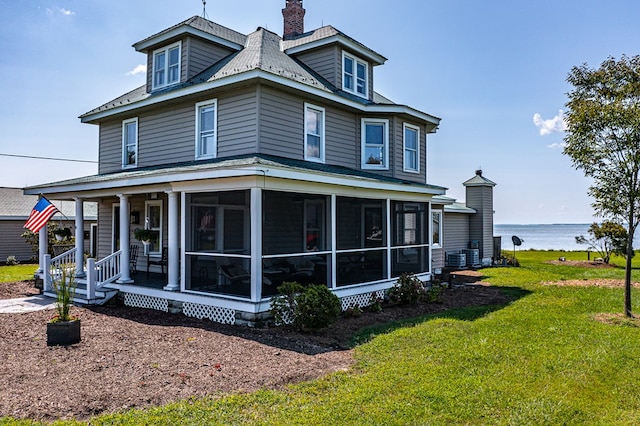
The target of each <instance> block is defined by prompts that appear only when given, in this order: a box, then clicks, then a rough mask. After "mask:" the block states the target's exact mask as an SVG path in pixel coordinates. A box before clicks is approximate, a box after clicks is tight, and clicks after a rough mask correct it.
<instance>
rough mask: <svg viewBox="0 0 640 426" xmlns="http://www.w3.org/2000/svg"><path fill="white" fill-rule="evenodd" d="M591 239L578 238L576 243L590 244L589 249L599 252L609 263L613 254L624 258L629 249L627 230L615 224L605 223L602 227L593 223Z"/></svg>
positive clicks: (590, 233) (590, 231) (590, 232)
mask: <svg viewBox="0 0 640 426" xmlns="http://www.w3.org/2000/svg"><path fill="white" fill-rule="evenodd" d="M589 235H590V237H589V238H588V239H587V238H585V237H584V235H580V236H578V237H576V243H578V244H588V245H589V249H590V250H593V251H595V252H597V253H598V254H599V255H600V257H601V258H602V259H603V260H604V263H609V259H611V255H612V254H617V255H621V256H624V255H625V254H626V247H627V230H626V229H624V226H622V225H620V224H619V223H615V222H610V221H607V222H603V223H602V225H599V224H597V223H592V224H591V226H590V227H589Z"/></svg>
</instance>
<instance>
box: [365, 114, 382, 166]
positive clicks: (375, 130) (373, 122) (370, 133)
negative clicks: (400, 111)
mask: <svg viewBox="0 0 640 426" xmlns="http://www.w3.org/2000/svg"><path fill="white" fill-rule="evenodd" d="M388 158H389V120H380V119H372V118H370V119H363V120H362V168H363V169H380V170H387V169H388V168H389V162H388Z"/></svg>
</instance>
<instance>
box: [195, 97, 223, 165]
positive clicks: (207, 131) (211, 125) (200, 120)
mask: <svg viewBox="0 0 640 426" xmlns="http://www.w3.org/2000/svg"><path fill="white" fill-rule="evenodd" d="M217 116H218V102H217V101H216V100H215V99H213V100H209V101H204V102H198V103H197V104H196V158H197V159H203V158H214V157H215V156H216V149H217V142H216V140H217V137H218V136H217V133H218V132H217V121H218V120H217Z"/></svg>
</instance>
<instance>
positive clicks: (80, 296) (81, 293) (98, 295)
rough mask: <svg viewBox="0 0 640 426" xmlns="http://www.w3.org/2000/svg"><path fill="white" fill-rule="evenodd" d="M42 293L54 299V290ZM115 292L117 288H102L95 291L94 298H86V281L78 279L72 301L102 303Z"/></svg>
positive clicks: (82, 303) (84, 303) (86, 303)
mask: <svg viewBox="0 0 640 426" xmlns="http://www.w3.org/2000/svg"><path fill="white" fill-rule="evenodd" d="M42 294H43V295H45V296H47V297H51V298H54V299H55V298H56V292H55V291H52V290H50V291H45V292H44V293H42ZM116 294H118V290H115V289H107V288H103V289H101V290H98V291H96V292H95V298H93V299H88V298H87V284H86V281H85V280H82V279H78V284H77V286H76V293H75V297H74V298H73V303H74V304H78V305H104V304H105V303H107V302H108V301H109V300H111V299H112V298H113V297H114V296H115V295H116Z"/></svg>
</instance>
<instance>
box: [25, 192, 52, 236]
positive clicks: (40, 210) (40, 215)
mask: <svg viewBox="0 0 640 426" xmlns="http://www.w3.org/2000/svg"><path fill="white" fill-rule="evenodd" d="M58 212H59V210H58V209H57V208H56V206H54V205H53V204H51V202H50V201H49V200H47V199H46V198H45V197H40V200H38V202H37V203H36V205H35V207H34V208H33V210H31V214H30V215H29V218H28V219H27V222H26V223H25V224H24V228H27V229H28V230H30V231H31V232H33V233H36V232H38V231H39V230H40V229H41V228H42V227H43V226H45V225H46V224H47V222H48V221H49V219H51V216H53V215H54V214H56V213H58Z"/></svg>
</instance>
